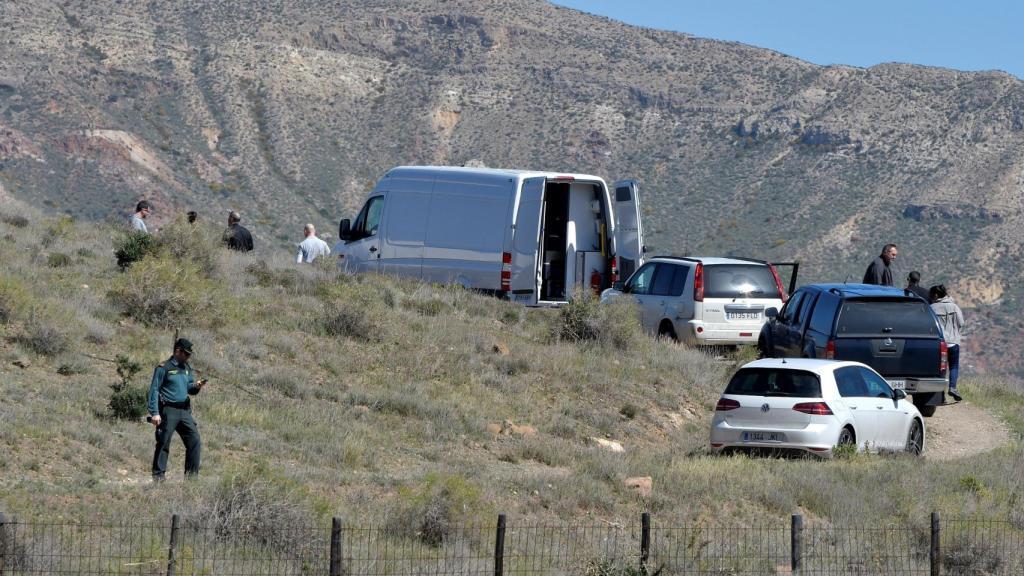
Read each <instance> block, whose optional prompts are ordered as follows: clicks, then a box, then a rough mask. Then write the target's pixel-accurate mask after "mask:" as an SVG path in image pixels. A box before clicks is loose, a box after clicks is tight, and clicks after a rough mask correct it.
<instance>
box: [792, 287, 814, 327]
mask: <svg viewBox="0 0 1024 576" xmlns="http://www.w3.org/2000/svg"><path fill="white" fill-rule="evenodd" d="M815 296H816V294H814V293H812V292H808V293H807V295H806V296H804V297H803V299H802V300H801V301H800V305H799V306H797V307H796V308H794V309H793V318H792V319H791V320H790V322H791V323H793V324H803V323H804V320H806V319H807V314H808V313H809V312H810V310H811V305H812V304H813V303H814V297H815Z"/></svg>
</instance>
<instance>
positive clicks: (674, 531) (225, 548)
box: [0, 514, 1024, 576]
mask: <svg viewBox="0 0 1024 576" xmlns="http://www.w3.org/2000/svg"><path fill="white" fill-rule="evenodd" d="M35 574H95V575H107V574H110V575H121V574H126V575H127V574H144V575H156V574H159V575H161V576H163V575H167V576H175V575H185V574H188V575H200V574H203V575H206V574H209V575H225V576H232V575H238V576H242V575H244V576H249V575H267V576H272V575H304V574H320V575H329V576H342V575H346V576H376V575H381V576H385V575H387V576H405V575H409V576H413V575H415V576H420V575H424V576H425V575H435V574H445V575H449V574H454V575H467V576H468V575H490V574H494V575H496V576H504V575H506V574H509V575H531V576H532V575H552V576H562V575H565V576H570V575H579V576H640V575H644V576H653V575H655V574H659V575H663V576H669V575H677V574H678V575H684V574H685V575H690V574H695V575H697V574H699V575H716V576H721V575H736V576H746V575H779V574H799V575H808V576H810V575H833V574H836V575H840V574H851V575H875V574H900V575H928V576H933V575H936V576H937V575H940V574H949V575H970V576H982V575H1007V576H1009V575H1019V574H1024V525H1022V524H1021V523H1014V522H1010V521H989V520H964V519H957V520H949V521H945V522H940V520H939V516H938V514H933V515H932V517H931V519H930V522H927V521H924V522H921V523H920V524H914V523H910V524H907V525H897V524H893V525H881V526H842V525H838V524H836V523H822V522H813V523H810V524H808V525H804V520H803V518H802V517H801V516H798V515H797V516H793V517H792V518H791V522H790V523H789V525H785V524H769V525H763V526H755V527H751V526H742V527H741V526H719V525H711V524H701V525H694V526H688V527H675V526H660V525H658V524H657V523H654V522H653V521H652V518H651V516H650V515H649V514H643V515H642V516H641V517H640V522H639V523H638V524H633V523H630V524H627V525H621V524H616V523H610V522H604V523H598V524H571V525H570V524H558V525H554V524H551V525H548V524H509V523H507V521H506V517H505V516H504V515H500V516H499V517H498V519H497V522H495V523H488V524H479V525H470V524H465V525H457V524H447V523H436V524H429V523H424V524H423V525H420V526H415V525H412V526H407V525H392V524H385V525H382V526H377V527H356V526H346V525H344V524H343V523H342V522H341V521H340V520H339V519H334V520H333V521H332V523H331V525H330V526H324V525H320V524H310V525H308V526H290V527H278V526H264V525H261V524H260V523H258V522H255V521H253V522H246V523H244V524H239V523H238V521H235V522H233V523H230V524H229V523H221V524H218V525H200V524H198V523H195V522H193V521H190V520H189V519H187V518H186V519H182V518H180V517H178V516H177V515H175V516H173V517H171V518H168V519H167V520H166V521H165V522H151V523H135V522H121V523H55V522H40V521H31V522H21V521H17V520H16V519H13V518H4V517H3V516H2V515H0V576H13V575H18V576H21V575H35Z"/></svg>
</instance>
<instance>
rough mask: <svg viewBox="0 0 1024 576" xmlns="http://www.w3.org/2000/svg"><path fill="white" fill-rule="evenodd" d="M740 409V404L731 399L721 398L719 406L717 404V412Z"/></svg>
mask: <svg viewBox="0 0 1024 576" xmlns="http://www.w3.org/2000/svg"><path fill="white" fill-rule="evenodd" d="M739 407H740V403H739V402H737V401H735V400H733V399H731V398H719V399H718V404H715V412H726V411H728V410H735V409H737V408H739Z"/></svg>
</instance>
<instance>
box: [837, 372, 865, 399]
mask: <svg viewBox="0 0 1024 576" xmlns="http://www.w3.org/2000/svg"><path fill="white" fill-rule="evenodd" d="M834 374H835V377H836V388H839V395H840V396H842V397H843V398H856V397H864V396H871V394H868V386H867V384H865V383H864V376H863V375H862V374H861V371H860V366H844V367H843V368H840V369H838V370H836V371H835V372H834Z"/></svg>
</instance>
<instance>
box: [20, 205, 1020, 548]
mask: <svg viewBox="0 0 1024 576" xmlns="http://www.w3.org/2000/svg"><path fill="white" fill-rule="evenodd" d="M3 210H8V212H11V213H4V214H2V215H0V216H2V217H0V236H3V237H4V238H5V241H4V242H2V243H0V261H2V262H3V263H4V265H3V267H2V269H0V336H2V338H0V394H2V396H3V398H4V401H3V402H2V403H0V422H2V423H3V425H2V426H0V455H2V457H0V509H2V510H4V511H5V512H7V513H8V514H17V515H19V516H21V517H23V518H26V517H28V518H31V517H43V518H54V517H56V516H58V515H61V516H62V517H64V518H86V517H88V518H94V517H96V516H97V515H98V516H101V517H112V518H121V517H129V516H130V517H134V518H138V517H139V515H140V514H142V515H145V516H147V517H148V516H154V517H156V516H160V517H162V516H163V515H169V514H170V513H171V512H172V511H177V512H180V513H182V514H184V515H186V516H187V517H189V518H190V519H191V521H206V522H214V523H217V522H219V523H223V524H224V525H225V526H230V525H235V524H236V523H237V522H236V520H237V519H239V518H246V519H252V518H264V519H267V521H268V522H273V523H276V524H279V525H288V524H290V523H294V524H296V525H298V524H302V523H309V522H325V521H326V519H327V518H328V517H329V516H331V515H338V516H343V517H345V519H346V521H347V522H349V523H352V524H354V525H379V526H381V527H384V528H388V529H390V530H392V532H393V533H394V534H395V537H396V538H401V537H405V536H406V535H408V534H406V533H407V532H408V533H410V534H415V535H416V536H415V537H417V538H420V539H422V540H424V541H425V542H427V543H432V542H436V541H438V540H439V539H440V540H443V539H444V538H445V534H447V533H448V531H450V530H451V529H452V527H453V526H456V525H459V524H465V523H489V522H492V520H493V515H494V514H495V513H497V512H506V513H508V514H509V515H510V521H514V522H533V521H544V522H550V523H558V522H573V521H578V522H587V521H595V520H598V521H607V522H612V523H620V524H627V523H635V522H636V518H638V517H639V514H640V512H641V511H645V510H648V511H651V512H652V513H653V514H655V518H656V519H657V522H658V523H659V525H660V526H672V525H680V526H681V525H688V526H689V525H706V524H729V525H732V524H737V525H744V526H751V525H762V524H764V523H766V522H772V523H779V525H780V526H782V525H785V524H784V523H785V522H787V518H788V516H789V515H790V514H793V513H801V514H803V515H804V516H805V519H806V522H807V523H808V524H809V525H812V526H830V525H842V526H851V525H854V526H878V525H885V524H888V523H895V522H898V523H909V524H911V525H913V526H919V527H922V529H923V526H924V524H925V522H926V521H927V518H928V513H929V512H931V511H932V510H939V511H941V512H942V513H943V514H944V517H947V518H950V517H966V518H982V519H1012V520H1015V521H1020V520H1021V519H1022V518H1024V504H1022V503H1021V502H1020V498H1019V494H1020V493H1021V489H1022V483H1024V477H1022V476H1021V474H1020V469H1021V463H1022V458H1021V456H1022V449H1021V446H1020V444H1019V443H1018V442H1017V438H1019V435H1020V434H1022V433H1024V420H1022V419H1021V417H1020V414H1021V409H1022V408H1024V389H1022V388H1021V387H1020V385H1019V384H1017V383H1014V382H1012V381H1008V380H999V379H994V378H972V377H967V378H965V382H964V385H963V390H964V393H965V395H966V396H967V398H968V401H970V402H974V403H978V404H980V405H983V406H986V407H989V408H990V409H991V410H992V411H994V412H996V413H998V414H1000V415H1002V416H1003V417H1004V418H1005V419H1006V421H1007V423H1008V425H1009V426H1010V428H1011V429H1012V431H1013V432H1014V441H1013V442H1011V444H1009V445H1006V446H1003V447H1000V448H998V449H996V450H994V451H991V452H988V453H984V454H976V455H973V456H969V457H966V458H963V459H959V460H948V461H944V462H937V461H932V460H929V459H928V458H925V459H923V460H920V459H916V458H912V457H909V456H902V455H889V456H876V455H852V456H851V457H848V458H840V459H837V460H835V461H829V462H822V461H818V460H801V459H779V458H751V457H747V456H742V455H740V456H730V457H713V456H710V455H708V454H707V450H706V446H707V434H708V425H709V422H710V417H711V411H712V410H713V407H714V403H715V401H716V399H717V397H718V395H719V392H720V391H721V390H722V388H723V387H724V385H725V382H726V379H727V378H728V376H729V374H730V373H731V371H732V370H734V369H735V367H736V365H737V364H738V363H741V362H744V361H746V360H748V359H749V357H750V353H749V352H747V351H744V352H742V353H740V354H737V355H734V356H727V357H725V358H724V359H723V358H715V357H712V356H711V355H708V354H704V353H702V352H700V351H697V350H693V349H689V348H687V347H685V346H680V345H678V344H674V343H671V342H666V341H662V340H655V339H653V338H648V337H645V336H644V335H642V334H641V333H640V329H639V325H638V323H637V321H636V319H635V313H634V312H633V311H631V310H630V309H629V308H628V307H622V306H619V307H614V308H602V307H598V306H595V305H594V303H593V300H591V299H587V298H580V300H579V301H578V303H575V304H573V305H571V306H568V307H565V308H563V309H562V310H546V309H524V308H522V307H519V306H518V305H515V304H511V303H508V302H503V301H500V300H497V299H494V298H491V297H487V296H482V295H478V294H474V293H471V292H468V291H466V290H463V289H461V288H458V287H442V286H431V285H423V284H419V283H414V282H409V281H403V280H396V279H391V278H382V277H373V276H360V277H347V276H342V275H340V274H339V273H338V272H337V271H336V270H335V269H334V267H333V266H330V265H327V264H329V263H327V264H325V265H319V266H316V265H305V266H299V265H296V264H294V263H293V262H292V261H291V254H290V252H287V253H278V252H274V253H270V252H261V251H260V250H257V251H256V252H254V253H249V254H240V253H234V252H230V251H227V250H224V249H221V248H220V247H219V246H218V244H217V234H216V230H213V229H207V228H202V227H201V228H200V229H197V230H196V231H191V230H187V229H184V228H182V227H181V226H180V225H179V224H178V223H176V224H173V225H171V226H169V227H166V228H165V229H164V230H162V231H161V232H159V233H157V234H156V237H155V245H156V246H157V249H155V250H154V251H152V252H151V253H149V254H147V255H145V256H144V257H142V258H141V259H139V260H137V261H135V262H133V263H131V264H130V265H129V266H128V267H127V269H126V270H125V271H122V270H121V269H120V268H119V266H118V263H117V259H116V258H115V257H114V250H113V248H114V247H115V245H116V244H117V242H119V241H120V240H121V238H122V233H121V231H120V230H117V229H114V228H108V227H105V226H100V225H96V224H82V223H67V222H63V221H61V222H59V223H57V222H55V221H54V220H52V219H49V218H46V217H43V216H40V215H39V214H37V213H33V212H28V211H17V210H14V209H12V208H10V207H3ZM55 226H56V227H58V228H59V234H50V233H48V231H50V230H54V229H55ZM52 252H58V253H61V254H67V255H71V257H70V262H68V263H67V264H66V265H61V266H58V267H52V266H48V265H47V262H48V258H49V254H50V253H52ZM175 329H177V330H179V331H180V333H181V335H183V336H186V337H188V338H189V339H191V340H192V341H193V342H194V344H195V348H196V355H195V357H194V365H195V367H196V368H197V369H198V370H199V371H200V372H201V376H203V377H208V378H210V385H209V386H208V387H207V388H205V389H204V390H203V392H202V394H201V395H200V396H198V397H197V398H196V400H195V412H196V417H197V420H198V422H199V426H200V430H201V432H202V436H203V444H204V445H203V468H202V474H201V476H200V478H199V480H198V481H196V482H190V483H185V482H183V481H182V480H181V479H180V478H181V476H180V470H181V468H182V464H183V459H184V450H183V447H182V446H181V444H180V443H179V442H177V441H175V444H174V445H173V448H172V453H171V462H170V468H171V470H172V472H174V473H173V474H170V475H169V480H168V482H167V483H166V484H164V485H162V486H160V487H158V488H151V487H150V486H149V472H148V471H149V462H150V458H151V455H152V448H153V446H152V444H153V433H152V428H151V426H149V425H147V424H145V423H144V422H142V421H141V419H139V418H134V419H133V418H127V419H126V418H124V416H126V415H127V416H130V415H132V414H134V413H135V412H133V410H135V409H136V406H135V405H134V404H132V403H131V402H128V403H127V404H126V405H124V406H122V405H119V406H118V407H115V406H114V405H113V404H112V403H111V384H112V383H118V386H119V387H121V389H123V390H139V389H141V388H144V387H146V386H147V385H148V379H149V375H150V374H151V372H150V370H151V368H152V367H153V366H154V365H155V364H157V363H158V362H161V361H163V360H165V359H166V358H167V356H169V353H170V345H171V342H172V338H173V337H174V332H175ZM119 358H121V364H120V366H121V367H122V370H121V374H120V377H119V375H118V367H119V364H118V359H119ZM132 362H135V363H138V365H140V366H141V367H142V368H141V371H139V372H138V373H135V372H133V371H132V370H130V369H127V367H129V366H130V363H132ZM126 376H127V377H126ZM116 391H117V390H115V392H116ZM111 411H113V412H114V414H113V415H116V416H121V417H120V418H112V417H111V415H112V413H111ZM597 439H602V440H611V441H615V442H618V443H620V444H621V445H622V447H623V448H624V451H623V452H612V451H609V450H607V449H606V448H604V447H602V446H601V445H600V444H599V443H598V442H597V441H596V440H597ZM962 441H963V442H970V441H971V431H970V430H964V431H963V438H962ZM171 476H173V477H171ZM634 476H650V477H652V483H653V492H652V493H651V494H650V495H649V496H641V495H640V494H638V493H637V492H635V491H634V490H632V489H630V488H627V487H626V486H625V485H624V480H625V479H626V478H629V477H634ZM140 511H143V512H140ZM1018 525H1019V524H1018ZM245 529H246V530H251V531H253V532H254V533H256V532H257V531H258V530H259V529H260V525H259V523H254V522H251V521H248V520H247V521H246V523H245Z"/></svg>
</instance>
